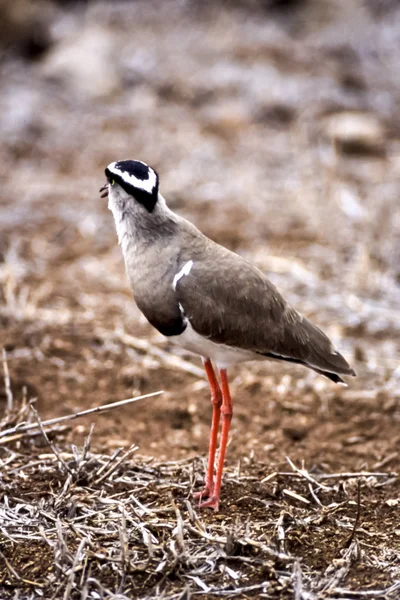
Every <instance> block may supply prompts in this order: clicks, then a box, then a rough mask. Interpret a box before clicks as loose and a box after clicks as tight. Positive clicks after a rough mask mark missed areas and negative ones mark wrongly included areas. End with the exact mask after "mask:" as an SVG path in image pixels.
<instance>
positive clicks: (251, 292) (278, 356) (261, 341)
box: [100, 159, 355, 511]
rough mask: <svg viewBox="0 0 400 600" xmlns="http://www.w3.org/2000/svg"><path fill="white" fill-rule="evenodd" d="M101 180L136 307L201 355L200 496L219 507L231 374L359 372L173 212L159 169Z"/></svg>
mask: <svg viewBox="0 0 400 600" xmlns="http://www.w3.org/2000/svg"><path fill="white" fill-rule="evenodd" d="M105 175H106V178H107V181H106V183H105V185H103V186H102V187H101V188H100V194H101V197H102V198H104V197H107V196H108V208H109V209H110V210H111V212H112V214H113V217H114V221H115V227H116V232H117V237H118V241H119V244H120V246H121V248H122V254H123V257H124V261H125V266H126V272H127V276H128V279H129V281H130V284H131V288H132V291H133V296H134V299H135V302H136V305H137V307H138V308H139V310H140V311H141V312H142V313H143V315H144V316H145V318H146V319H147V321H148V322H149V323H150V324H151V325H152V326H153V327H155V329H157V330H158V331H159V332H160V333H161V334H162V335H164V336H166V337H167V338H169V339H170V340H172V341H174V342H176V343H177V344H178V345H180V346H181V347H183V348H184V349H186V350H189V351H190V352H192V353H195V354H197V355H199V356H200V357H201V358H202V361H203V365H204V369H205V374H206V377H207V379H208V384H209V388H210V395H211V403H212V420H211V432H210V442H209V451H208V463H207V469H206V475H205V484H204V487H203V489H202V490H201V491H199V492H197V493H196V494H195V498H196V500H198V501H199V507H200V508H206V507H209V508H212V509H214V510H215V511H218V509H219V504H220V495H221V486H222V475H223V467H224V462H225V454H226V447H227V443H228V436H229V429H230V424H231V419H232V398H231V394H230V389H229V383H228V375H227V369H228V368H229V367H234V366H235V365H237V364H238V363H241V362H245V361H251V360H272V361H276V362H279V361H280V362H282V361H284V362H289V363H294V364H298V365H303V366H305V367H308V368H310V369H312V370H314V371H316V372H317V373H319V374H320V375H324V376H325V377H327V378H329V379H330V380H332V381H333V382H335V383H342V384H344V383H345V382H344V380H343V379H342V378H341V375H353V376H354V375H355V372H354V370H353V369H352V368H351V367H350V365H349V364H348V363H347V361H346V360H345V358H344V357H343V356H342V355H341V354H340V353H339V352H338V351H337V350H336V349H335V348H334V346H333V345H332V343H331V341H330V340H329V338H328V337H327V336H326V335H325V334H324V333H323V332H322V331H321V330H320V329H319V328H318V327H317V326H315V325H313V324H312V323H311V322H310V321H309V320H308V319H307V318H306V317H304V316H302V315H301V314H300V313H299V312H297V311H296V310H295V309H294V308H292V306H291V305H290V304H289V303H288V302H287V301H286V300H285V299H284V298H283V296H282V295H281V294H280V292H279V291H278V290H277V288H276V287H275V285H274V284H273V283H272V282H271V281H270V280H269V279H268V278H267V276H266V275H265V274H264V273H263V272H262V271H261V270H259V269H258V268H256V267H255V266H253V265H252V264H251V263H250V262H249V261H247V260H246V259H245V258H243V257H241V256H240V255H238V254H235V253H234V252H231V251H230V250H228V249H227V248H225V247H224V246H221V245H219V244H217V243H216V242H214V241H212V240H211V239H209V238H208V237H206V236H205V235H203V233H201V232H200V231H199V230H198V229H197V228H196V227H195V226H194V225H193V224H192V223H191V222H190V221H188V220H186V219H184V218H183V217H181V216H179V215H178V214H176V213H175V212H173V211H172V210H171V209H170V208H168V206H167V204H166V201H165V199H164V197H163V196H162V195H161V193H160V192H159V175H158V173H157V171H156V170H155V169H153V168H152V167H150V166H149V165H147V164H146V163H144V162H142V161H139V160H130V159H128V160H119V161H116V162H112V163H110V164H109V165H108V166H107V167H106V169H105ZM216 371H217V373H218V374H219V380H220V381H218V377H217V373H216ZM345 385H346V384H345ZM219 430H221V431H220V443H219V452H218V455H217V443H218V434H219Z"/></svg>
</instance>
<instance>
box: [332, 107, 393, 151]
mask: <svg viewBox="0 0 400 600" xmlns="http://www.w3.org/2000/svg"><path fill="white" fill-rule="evenodd" d="M324 131H325V134H326V136H327V137H328V138H329V139H330V140H331V141H332V142H333V143H334V144H335V145H336V148H337V149H338V150H340V151H341V152H343V153H350V154H382V152H383V151H384V137H385V131H384V127H383V126H382V124H381V123H380V121H379V119H378V118H377V117H376V116H375V115H373V114H371V113H366V112H352V111H346V112H341V113H336V114H333V115H330V116H329V117H328V118H327V119H326V120H325V124H324Z"/></svg>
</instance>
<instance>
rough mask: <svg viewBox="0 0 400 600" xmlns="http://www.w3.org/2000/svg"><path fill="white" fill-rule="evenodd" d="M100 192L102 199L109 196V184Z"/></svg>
mask: <svg viewBox="0 0 400 600" xmlns="http://www.w3.org/2000/svg"><path fill="white" fill-rule="evenodd" d="M99 192H100V198H105V197H106V196H108V183H105V184H104V185H103V187H101V188H100V189H99Z"/></svg>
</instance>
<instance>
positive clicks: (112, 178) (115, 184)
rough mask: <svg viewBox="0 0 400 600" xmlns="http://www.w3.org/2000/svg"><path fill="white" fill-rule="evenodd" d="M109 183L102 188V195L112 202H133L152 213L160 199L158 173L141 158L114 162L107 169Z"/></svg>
mask: <svg viewBox="0 0 400 600" xmlns="http://www.w3.org/2000/svg"><path fill="white" fill-rule="evenodd" d="M105 174H106V177H107V183H106V184H105V185H104V186H103V187H102V188H101V189H100V193H101V197H102V198H104V197H105V196H108V198H109V201H110V202H113V201H114V202H122V203H123V204H125V203H126V202H128V201H129V202H133V203H138V204H140V205H141V206H142V207H143V208H144V209H145V210H146V211H148V212H149V213H151V212H152V211H153V210H154V207H155V205H156V204H157V200H158V175H157V173H156V171H154V169H152V168H151V167H149V166H148V165H146V164H145V163H144V162H141V161H140V160H119V161H117V162H112V163H110V164H109V165H108V167H107V168H106V170H105Z"/></svg>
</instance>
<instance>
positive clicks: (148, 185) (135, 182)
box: [107, 161, 157, 194]
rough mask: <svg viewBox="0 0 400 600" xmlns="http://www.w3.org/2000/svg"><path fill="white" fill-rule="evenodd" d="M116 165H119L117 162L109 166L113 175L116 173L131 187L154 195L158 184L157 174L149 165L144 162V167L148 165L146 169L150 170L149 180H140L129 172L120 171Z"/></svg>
mask: <svg viewBox="0 0 400 600" xmlns="http://www.w3.org/2000/svg"><path fill="white" fill-rule="evenodd" d="M137 162H141V161H137ZM116 164H117V163H116V162H113V163H110V164H109V165H108V167H107V169H108V170H109V171H110V172H111V173H114V174H115V175H118V176H119V177H121V178H122V179H123V180H124V181H125V182H126V183H128V184H129V185H132V186H133V187H135V188H137V189H139V190H144V191H145V192H148V193H149V194H151V193H152V191H153V190H154V188H155V186H156V184H157V176H156V174H155V172H154V171H153V169H151V168H150V167H148V165H146V163H144V162H142V165H146V167H147V168H148V173H149V178H148V179H138V178H137V177H135V176H134V175H131V174H130V173H128V172H127V171H122V170H121V169H118V168H117V167H116Z"/></svg>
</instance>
